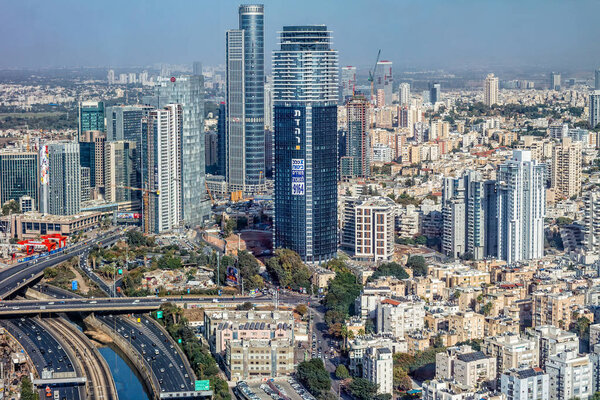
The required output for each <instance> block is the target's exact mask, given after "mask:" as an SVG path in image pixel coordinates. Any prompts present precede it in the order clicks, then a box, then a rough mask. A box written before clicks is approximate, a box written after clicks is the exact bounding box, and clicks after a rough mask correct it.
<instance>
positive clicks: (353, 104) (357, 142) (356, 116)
mask: <svg viewBox="0 0 600 400" xmlns="http://www.w3.org/2000/svg"><path fill="white" fill-rule="evenodd" d="M368 112H369V103H368V101H367V99H366V98H365V97H364V96H353V97H352V98H351V99H350V100H349V101H348V103H346V113H347V120H348V130H347V132H346V157H345V159H347V160H348V161H349V162H350V163H351V165H349V166H348V169H349V171H347V174H346V175H350V176H351V177H363V178H365V177H368V176H369V175H370V172H371V166H370V157H369V153H370V143H369V134H368V128H369V116H368Z"/></svg>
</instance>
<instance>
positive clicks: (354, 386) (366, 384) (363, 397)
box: [348, 378, 390, 400]
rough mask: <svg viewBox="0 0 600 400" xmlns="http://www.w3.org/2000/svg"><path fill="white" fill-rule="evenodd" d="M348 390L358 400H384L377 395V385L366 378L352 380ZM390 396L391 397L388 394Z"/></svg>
mask: <svg viewBox="0 0 600 400" xmlns="http://www.w3.org/2000/svg"><path fill="white" fill-rule="evenodd" d="M348 389H349V391H350V394H352V397H354V398H355V399H358V400H372V399H375V398H377V399H381V400H384V398H383V397H379V396H378V395H377V384H376V383H373V382H371V381H370V380H368V379H365V378H354V379H352V382H351V383H350V385H349V387H348ZM388 396H390V395H389V394H388Z"/></svg>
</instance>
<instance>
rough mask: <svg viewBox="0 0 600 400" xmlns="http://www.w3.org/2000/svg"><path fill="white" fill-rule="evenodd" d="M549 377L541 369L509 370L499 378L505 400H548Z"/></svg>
mask: <svg viewBox="0 0 600 400" xmlns="http://www.w3.org/2000/svg"><path fill="white" fill-rule="evenodd" d="M549 386H550V377H549V376H548V374H546V373H544V370H542V369H541V368H537V367H535V368H519V369H509V370H507V371H505V372H504V373H502V375H501V377H500V391H501V392H502V393H503V394H504V395H505V396H506V400H531V399H535V400H550V391H549Z"/></svg>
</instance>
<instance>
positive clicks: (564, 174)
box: [552, 137, 582, 199]
mask: <svg viewBox="0 0 600 400" xmlns="http://www.w3.org/2000/svg"><path fill="white" fill-rule="evenodd" d="M581 161H582V146H581V142H574V141H572V140H571V138H570V137H566V138H563V139H562V142H561V143H560V144H559V145H555V146H554V148H553V149H552V187H553V188H554V195H555V196H556V197H557V198H566V199H569V198H571V197H573V196H579V194H580V193H581Z"/></svg>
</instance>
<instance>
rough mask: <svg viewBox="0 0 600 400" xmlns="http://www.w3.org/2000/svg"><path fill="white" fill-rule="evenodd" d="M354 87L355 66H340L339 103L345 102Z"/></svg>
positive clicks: (352, 94) (351, 94)
mask: <svg viewBox="0 0 600 400" xmlns="http://www.w3.org/2000/svg"><path fill="white" fill-rule="evenodd" d="M355 88H356V67H353V66H350V65H349V66H347V67H342V68H341V73H340V104H346V101H348V100H349V99H350V98H351V97H352V96H354V90H355Z"/></svg>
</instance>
